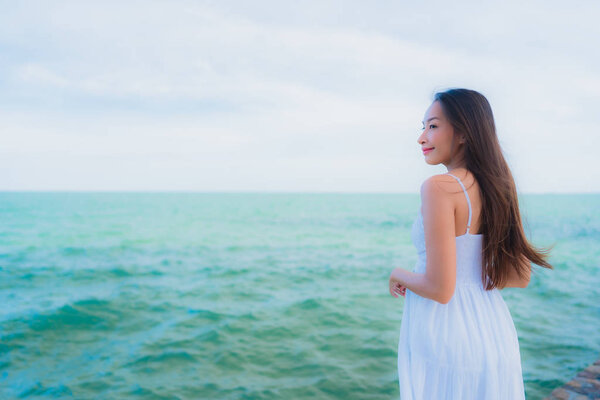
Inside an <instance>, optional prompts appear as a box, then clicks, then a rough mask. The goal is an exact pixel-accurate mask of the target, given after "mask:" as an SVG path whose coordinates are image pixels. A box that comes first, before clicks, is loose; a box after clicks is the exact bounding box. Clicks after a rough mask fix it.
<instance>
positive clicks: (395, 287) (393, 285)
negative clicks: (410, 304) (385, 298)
mask: <svg viewBox="0 0 600 400" xmlns="http://www.w3.org/2000/svg"><path fill="white" fill-rule="evenodd" d="M397 269H398V268H396V269H394V270H393V271H392V273H391V274H390V294H391V295H392V296H394V297H396V298H397V297H398V295H401V296H406V286H404V285H403V284H402V283H401V282H400V281H399V280H398V278H397V277H396V270H397Z"/></svg>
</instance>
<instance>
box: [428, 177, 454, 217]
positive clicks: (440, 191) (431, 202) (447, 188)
mask: <svg viewBox="0 0 600 400" xmlns="http://www.w3.org/2000/svg"><path fill="white" fill-rule="evenodd" d="M452 179H454V178H452V177H451V176H448V175H446V174H439V175H433V176H430V177H429V178H427V179H426V180H425V181H424V182H423V183H422V184H421V202H422V204H423V211H426V210H427V209H432V208H433V209H435V208H439V209H446V210H448V209H453V207H454V201H453V198H452V196H451V189H452V183H453V182H452Z"/></svg>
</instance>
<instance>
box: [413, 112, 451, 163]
mask: <svg viewBox="0 0 600 400" xmlns="http://www.w3.org/2000/svg"><path fill="white" fill-rule="evenodd" d="M417 142H418V143H419V144H420V145H421V150H427V149H432V150H429V151H425V152H424V153H423V155H424V157H425V162H427V164H431V165H437V164H444V165H446V166H450V165H451V163H452V159H453V158H454V157H455V154H456V152H457V150H458V147H459V143H456V142H455V140H454V128H453V127H452V125H451V124H450V122H449V121H448V120H447V119H446V117H445V116H444V112H443V110H442V106H441V105H440V103H439V101H434V102H433V103H431V105H430V106H429V108H428V109H427V111H426V112H425V117H424V119H423V133H421V135H420V136H419V138H418V139H417Z"/></svg>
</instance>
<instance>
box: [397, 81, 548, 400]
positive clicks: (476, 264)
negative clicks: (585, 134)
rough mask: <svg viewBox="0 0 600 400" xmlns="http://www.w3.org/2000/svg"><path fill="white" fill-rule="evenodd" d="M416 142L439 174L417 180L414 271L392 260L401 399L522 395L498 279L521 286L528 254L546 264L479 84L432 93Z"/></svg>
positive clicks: (510, 398) (485, 399)
mask: <svg viewBox="0 0 600 400" xmlns="http://www.w3.org/2000/svg"><path fill="white" fill-rule="evenodd" d="M423 124H424V127H423V133H422V134H421V135H420V136H419V138H418V143H419V144H420V145H421V148H422V150H423V156H424V158H425V161H426V162H427V163H428V164H430V165H438V164H444V165H445V166H446V168H447V170H448V172H447V173H445V174H440V175H434V176H432V177H430V178H428V179H427V180H425V182H424V183H423V184H422V186H421V202H422V205H421V212H420V214H419V216H418V217H417V218H416V220H415V222H414V224H413V226H412V241H413V244H414V245H415V247H416V248H417V251H418V253H419V258H418V262H417V264H416V266H415V268H414V269H413V271H412V272H411V271H407V270H405V269H402V268H396V269H394V270H393V271H392V273H391V275H390V279H389V288H390V293H391V295H392V296H394V297H396V298H397V297H398V295H402V296H405V303H404V313H403V315H402V322H401V329H400V339H399V344H398V375H399V384H400V395H401V398H402V400H428V399H435V400H443V399H449V400H450V399H452V400H458V399H460V400H468V399H473V400H490V399H498V400H500V399H502V400H518V399H525V390H524V386H523V376H522V370H521V357H520V352H519V342H518V338H517V332H516V329H515V326H514V323H513V320H512V318H511V314H510V312H509V310H508V307H507V306H506V303H505V302H504V300H503V298H502V296H501V294H500V291H499V290H500V289H503V288H505V287H520V288H525V287H527V284H528V283H529V279H530V274H531V264H532V263H533V264H537V265H540V266H542V267H545V268H550V269H553V267H552V265H550V264H549V263H548V262H547V258H548V257H549V252H550V250H551V248H552V247H553V246H551V247H550V248H548V249H545V250H544V249H538V248H535V247H533V246H532V245H531V244H530V243H529V242H528V241H527V238H526V237H525V233H524V231H523V226H522V223H521V216H520V214H519V205H518V199H517V191H516V186H515V183H514V180H513V177H512V174H511V172H510V169H509V168H508V165H507V163H506V161H505V159H504V157H503V155H502V149H501V147H500V144H499V142H498V138H497V136H496V128H495V124H494V117H493V114H492V109H491V107H490V104H489V103H488V101H487V99H486V98H485V97H484V96H483V95H482V94H480V93H478V92H476V91H473V90H468V89H449V90H447V91H444V92H439V93H436V94H435V96H434V100H433V103H432V104H431V106H429V108H428V109H427V111H426V113H425V118H424V120H423Z"/></svg>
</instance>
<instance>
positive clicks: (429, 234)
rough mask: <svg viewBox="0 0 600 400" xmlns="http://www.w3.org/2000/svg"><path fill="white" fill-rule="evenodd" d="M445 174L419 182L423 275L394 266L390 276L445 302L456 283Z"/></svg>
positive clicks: (451, 216)
mask: <svg viewBox="0 0 600 400" xmlns="http://www.w3.org/2000/svg"><path fill="white" fill-rule="evenodd" d="M447 178H448V177H447V176H440V175H434V176H432V177H430V178H428V179H427V180H425V182H423V185H421V200H422V205H423V206H422V214H423V226H424V229H425V243H427V246H426V251H427V265H426V271H425V273H424V274H422V273H415V272H411V271H407V270H404V269H401V268H396V269H395V270H394V271H393V272H392V275H391V276H390V279H395V280H397V282H398V283H399V284H400V285H403V286H405V287H406V288H407V289H409V290H411V291H413V292H415V293H416V294H418V295H420V296H422V297H427V298H429V299H432V300H435V301H437V302H439V303H442V304H447V303H448V302H449V301H450V299H452V296H454V288H455V286H456V236H455V226H454V204H453V203H452V201H451V198H450V195H449V192H450V190H451V189H452V185H451V183H452V182H449V181H448V180H447Z"/></svg>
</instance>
